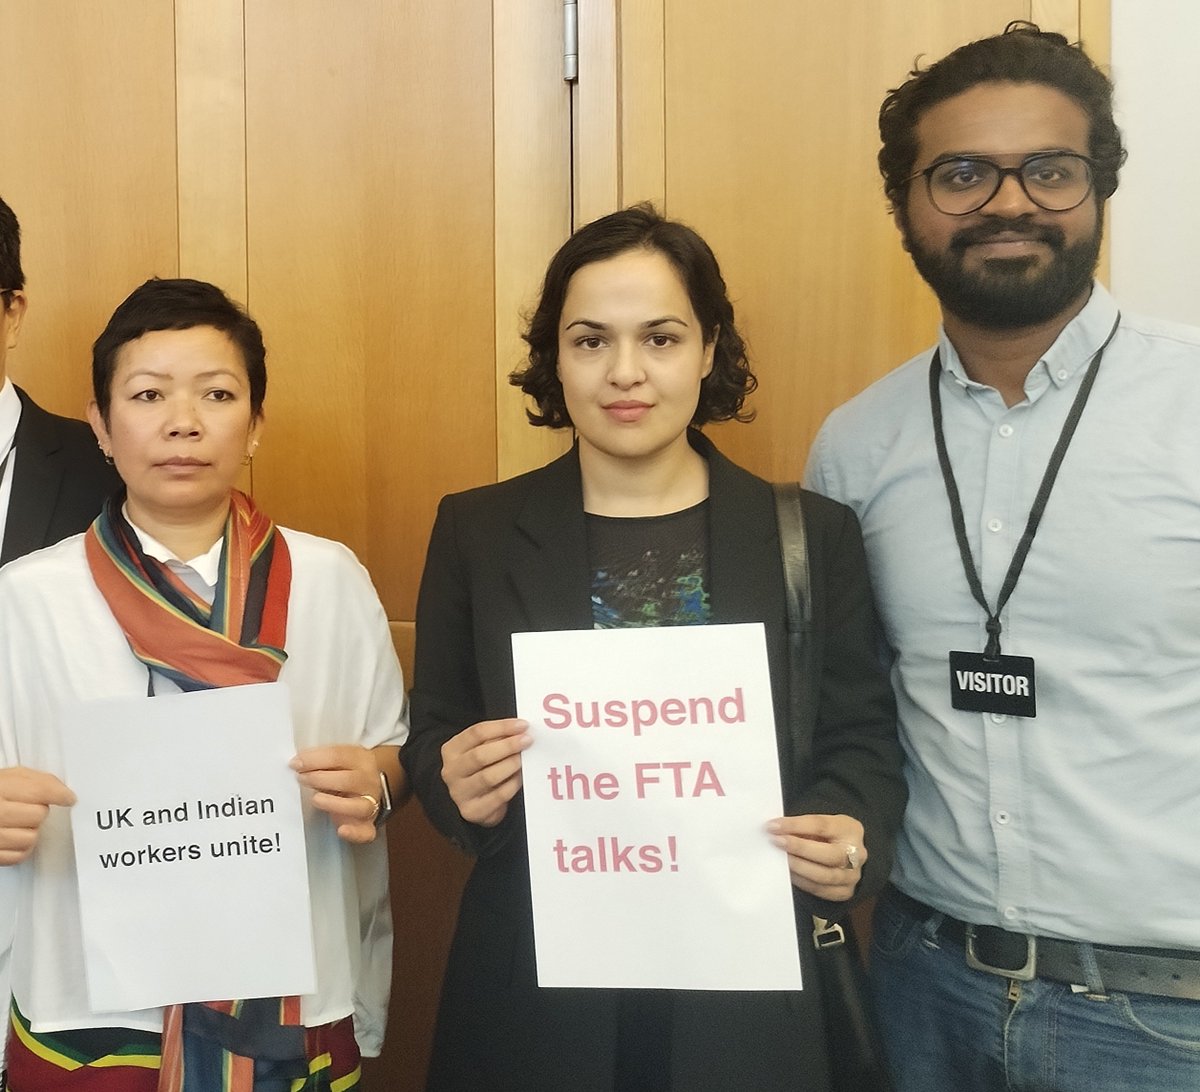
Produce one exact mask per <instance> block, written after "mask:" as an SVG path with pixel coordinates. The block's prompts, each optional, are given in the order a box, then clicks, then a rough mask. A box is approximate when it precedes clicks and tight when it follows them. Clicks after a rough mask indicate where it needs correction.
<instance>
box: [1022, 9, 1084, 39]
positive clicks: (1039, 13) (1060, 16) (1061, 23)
mask: <svg viewBox="0 0 1200 1092" xmlns="http://www.w3.org/2000/svg"><path fill="white" fill-rule="evenodd" d="M1079 5H1080V0H1030V4H1029V19H1030V20H1031V21H1032V22H1034V23H1037V25H1038V26H1039V27H1041V28H1042V30H1057V31H1058V32H1059V33H1060V34H1065V35H1066V36H1067V37H1068V38H1070V40H1071V41H1072V42H1075V41H1078V40H1079Z"/></svg>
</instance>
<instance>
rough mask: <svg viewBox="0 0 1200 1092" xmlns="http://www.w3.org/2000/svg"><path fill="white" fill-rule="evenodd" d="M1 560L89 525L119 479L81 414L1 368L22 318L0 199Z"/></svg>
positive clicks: (11, 237)
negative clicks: (60, 410) (68, 412)
mask: <svg viewBox="0 0 1200 1092" xmlns="http://www.w3.org/2000/svg"><path fill="white" fill-rule="evenodd" d="M0 304H2V306H3V310H2V311H0V565H3V564H5V563H7V562H9V561H12V560H13V558H15V557H20V556H21V555H22V554H27V553H30V552H31V551H33V550H40V549H41V548H42V547H43V546H52V545H53V544H54V543H56V542H58V541H59V540H60V539H64V538H66V537H67V536H68V535H74V534H78V533H79V532H80V531H84V530H86V529H87V527H88V524H90V523H91V522H92V520H94V519H95V518H96V515H97V514H98V513H99V511H100V506H101V505H102V504H103V503H104V498H105V497H107V496H108V494H109V493H111V492H112V491H113V490H114V489H115V488H116V487H117V484H118V482H119V479H118V477H117V473H116V471H115V470H114V469H113V468H112V467H111V466H109V465H107V464H106V463H105V461H104V457H103V455H101V453H100V449H99V448H98V447H97V446H96V439H95V437H94V436H93V435H92V430H91V429H90V428H88V426H87V425H86V424H85V423H84V422H83V421H72V420H70V419H68V418H66V417H56V416H54V414H51V413H47V412H46V411H45V410H43V409H41V408H40V407H39V406H38V405H37V404H36V403H35V402H34V401H33V400H32V399H31V398H30V397H29V395H27V394H26V393H25V392H24V391H23V390H21V389H20V388H19V387H17V386H16V385H15V384H14V383H13V382H12V380H10V379H9V378H8V376H7V371H6V365H7V359H8V353H9V351H10V350H11V349H15V348H16V346H17V339H18V337H19V336H20V333H21V322H22V320H23V319H24V318H25V307H26V300H25V274H24V273H23V272H22V270H21V227H20V224H18V222H17V218H16V216H15V215H14V213H13V210H12V209H11V208H9V207H8V205H7V204H5V202H4V201H3V200H2V199H0Z"/></svg>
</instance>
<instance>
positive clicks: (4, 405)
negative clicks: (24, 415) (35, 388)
mask: <svg viewBox="0 0 1200 1092" xmlns="http://www.w3.org/2000/svg"><path fill="white" fill-rule="evenodd" d="M20 420H21V399H20V398H18V397H17V388H16V387H14V386H13V382H12V380H11V379H7V378H6V379H5V380H4V382H3V383H0V459H2V458H4V455H5V453H6V452H7V451H8V449H9V447H10V446H11V445H12V443H13V440H14V439H15V438H16V435H17V423H18V422H19V421H20Z"/></svg>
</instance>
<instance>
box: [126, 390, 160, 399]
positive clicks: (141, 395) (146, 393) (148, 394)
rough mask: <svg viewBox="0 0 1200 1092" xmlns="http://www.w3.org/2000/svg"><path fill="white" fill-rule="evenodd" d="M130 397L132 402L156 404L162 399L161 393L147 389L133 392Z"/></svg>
mask: <svg viewBox="0 0 1200 1092" xmlns="http://www.w3.org/2000/svg"><path fill="white" fill-rule="evenodd" d="M130 397H131V398H132V400H133V401H134V402H158V401H160V400H161V399H162V391H156V390H155V389H154V388H153V387H148V388H146V390H142V391H134V393H133V394H132V395H131V396H130Z"/></svg>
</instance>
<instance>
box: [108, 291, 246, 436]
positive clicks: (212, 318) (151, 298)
mask: <svg viewBox="0 0 1200 1092" xmlns="http://www.w3.org/2000/svg"><path fill="white" fill-rule="evenodd" d="M194 326H211V327H213V328H214V329H217V330H220V331H221V333H223V334H225V336H226V337H228V338H229V340H230V341H232V342H233V344H234V345H236V346H237V348H238V351H239V352H240V353H241V354H242V362H243V363H244V364H245V365H246V378H247V379H248V380H249V383H250V410H251V413H252V414H253V416H254V417H258V416H259V415H260V414H261V413H262V407H263V401H264V399H265V398H266V396H267V350H266V347H265V346H264V345H263V337H262V331H261V330H260V329H259V328H258V323H257V322H255V321H254V319H252V318H251V317H250V316H249V315H248V314H246V312H245V311H244V310H243V309H242V308H241V307H239V306H238V305H237V304H236V303H234V302H233V300H231V299H230V298H229V297H228V296H227V295H226V294H225V293H224V292H222V291H221V289H219V288H218V287H217V286H216V285H215V284H209V283H208V282H207V281H194V280H189V279H187V278H182V277H181V278H160V277H151V279H150V280H148V281H146V282H145V283H144V284H142V285H140V286H139V287H137V288H135V289H134V290H133V291H132V292H131V293H130V294H129V295H128V296H127V297H126V298H125V299H124V301H123V302H122V303H121V304H120V306H118V307H117V309H116V310H115V311H114V312H113V313H112V318H110V319H109V320H108V325H107V326H105V327H104V331H103V333H101V335H100V336H99V337H98V338H96V341H95V344H93V345H92V395H93V397H94V398H95V399H96V405H97V406H98V407H99V408H100V414H101V416H102V417H103V418H104V420H105V421H107V420H108V409H109V406H110V405H111V403H112V381H113V373H114V372H115V371H116V368H117V354H118V352H119V351H120V349H121V346H122V345H126V344H128V343H129V342H131V341H136V340H137V339H138V338H139V337H141V336H142V335H143V334H148V333H150V332H151V331H153V330H190V329H191V328H192V327H194Z"/></svg>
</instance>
